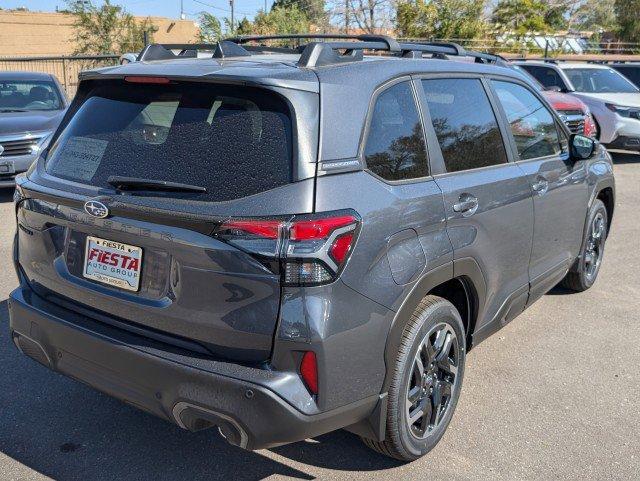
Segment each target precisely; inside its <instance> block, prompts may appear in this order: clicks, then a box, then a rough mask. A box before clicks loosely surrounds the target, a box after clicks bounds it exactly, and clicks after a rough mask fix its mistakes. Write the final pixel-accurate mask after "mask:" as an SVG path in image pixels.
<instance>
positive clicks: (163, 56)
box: [138, 33, 507, 67]
mask: <svg viewBox="0 0 640 481" xmlns="http://www.w3.org/2000/svg"><path fill="white" fill-rule="evenodd" d="M267 40H324V41H312V42H309V43H307V44H300V45H298V46H297V47H294V48H291V47H288V48H287V47H279V46H267V45H247V44H249V43H251V42H264V41H267ZM328 40H332V41H328ZM176 50H177V51H178V52H177V53H174V51H176ZM199 50H206V51H213V55H212V57H213V58H225V57H246V56H249V55H251V52H274V53H299V54H300V59H299V61H298V66H300V67H319V66H324V65H334V64H340V63H346V62H354V61H358V60H362V58H363V51H364V50H368V51H378V52H389V53H390V54H391V55H394V56H399V57H404V58H415V59H418V58H422V56H423V54H425V53H426V54H431V55H432V56H433V57H435V58H442V59H447V58H449V56H459V57H470V58H473V59H474V61H475V62H477V63H494V64H498V65H504V64H506V63H507V61H506V60H505V59H504V58H503V57H501V56H499V55H493V54H488V53H480V52H473V51H469V50H466V49H465V48H464V47H462V46H461V45H458V44H456V43H441V42H431V43H400V42H398V41H397V40H396V39H394V38H392V37H389V36H386V35H370V34H366V35H346V34H339V33H337V34H325V33H319V34H286V35H247V36H239V37H233V38H229V39H226V40H221V41H220V42H218V43H217V44H207V43H201V44H152V45H149V46H147V47H145V49H144V50H143V51H142V52H141V53H140V55H139V56H138V60H139V61H142V60H169V59H175V58H195V57H197V56H198V51H199Z"/></svg>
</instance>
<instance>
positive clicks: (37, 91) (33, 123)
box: [0, 72, 67, 188]
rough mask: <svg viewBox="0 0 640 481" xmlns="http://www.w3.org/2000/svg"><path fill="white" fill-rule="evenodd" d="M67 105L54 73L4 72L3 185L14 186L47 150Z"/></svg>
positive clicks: (0, 79) (0, 124)
mask: <svg viewBox="0 0 640 481" xmlns="http://www.w3.org/2000/svg"><path fill="white" fill-rule="evenodd" d="M66 107H67V101H66V98H65V96H64V93H63V91H62V88H61V87H60V84H59V83H58V81H57V80H56V78H55V77H54V76H52V75H49V74H44V73H38V72H0V188H2V187H10V188H13V186H14V185H15V176H16V174H20V173H22V172H25V171H26V170H27V169H28V168H29V167H30V166H31V164H32V163H33V161H34V160H35V159H36V158H37V157H38V156H39V154H40V152H41V151H42V150H44V149H46V147H47V146H48V143H49V141H50V139H51V135H52V134H53V132H54V131H55V129H56V128H57V127H58V124H59V123H60V121H61V120H62V117H63V116H64V112H65V109H66Z"/></svg>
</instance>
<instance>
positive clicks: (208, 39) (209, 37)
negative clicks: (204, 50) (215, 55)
mask: <svg viewBox="0 0 640 481" xmlns="http://www.w3.org/2000/svg"><path fill="white" fill-rule="evenodd" d="M198 23H199V24H200V33H199V34H198V41H200V42H202V43H215V42H217V41H218V40H220V39H221V38H222V24H221V23H220V20H218V18H217V17H216V16H215V15H213V14H211V13H209V12H200V14H199V15H198Z"/></svg>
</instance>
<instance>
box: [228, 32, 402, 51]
mask: <svg viewBox="0 0 640 481" xmlns="http://www.w3.org/2000/svg"><path fill="white" fill-rule="evenodd" d="M304 39H327V40H328V39H334V40H337V39H341V40H359V41H361V42H379V43H384V44H385V45H386V49H385V50H388V51H390V52H400V50H401V49H400V44H399V43H398V41H397V40H396V39H395V38H393V37H389V36H387V35H373V34H363V35H349V34H345V33H316V34H313V33H302V34H301V33H294V34H283V35H241V36H238V37H232V38H228V39H227V40H229V41H230V42H234V43H237V44H238V45H241V44H243V43H248V42H260V41H262V40H304ZM334 48H335V47H334ZM338 48H339V47H338Z"/></svg>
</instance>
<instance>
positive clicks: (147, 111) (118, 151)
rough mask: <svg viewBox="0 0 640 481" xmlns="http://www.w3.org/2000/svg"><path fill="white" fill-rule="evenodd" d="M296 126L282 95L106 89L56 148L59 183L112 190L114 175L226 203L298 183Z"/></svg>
mask: <svg viewBox="0 0 640 481" xmlns="http://www.w3.org/2000/svg"><path fill="white" fill-rule="evenodd" d="M292 156H293V152H292V123H291V114H290V112H289V109H288V107H287V105H286V104H285V102H284V101H283V100H282V99H281V98H279V97H278V96H277V95H276V94H272V93H270V92H267V91H264V90H260V89H254V88H249V87H242V88H239V87H230V86H221V85H215V84H205V83H203V84H189V83H172V84H169V85H141V84H126V83H123V82H121V81H107V82H100V83H99V84H97V85H96V86H95V88H93V89H92V90H91V91H90V92H89V93H88V95H87V97H86V99H85V100H84V102H83V103H82V105H81V106H80V107H79V108H78V110H77V112H76V113H75V115H74V116H73V118H72V119H71V121H70V122H69V124H68V125H67V126H66V127H65V128H64V130H63V132H62V133H61V135H60V137H59V138H58V140H57V141H56V142H55V144H54V145H53V146H52V148H51V150H50V152H49V155H48V159H47V164H46V169H47V172H48V173H50V174H51V175H53V176H56V177H59V178H63V179H67V180H71V181H74V182H79V183H83V184H89V185H93V186H97V187H104V188H108V189H113V187H112V186H111V185H109V183H108V182H107V181H108V179H109V177H110V176H124V177H137V178H143V179H152V180H166V181H170V182H179V183H184V184H192V185H198V186H202V187H205V188H206V189H207V192H206V193H203V194H193V193H189V194H178V193H163V194H158V193H155V192H154V195H172V196H186V197H188V198H189V199H194V200H207V201H226V200H231V199H236V198H240V197H245V196H248V195H252V194H257V193H259V192H263V191H266V190H270V189H273V188H275V187H278V186H281V185H284V184H287V183H289V182H291V180H292Z"/></svg>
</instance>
